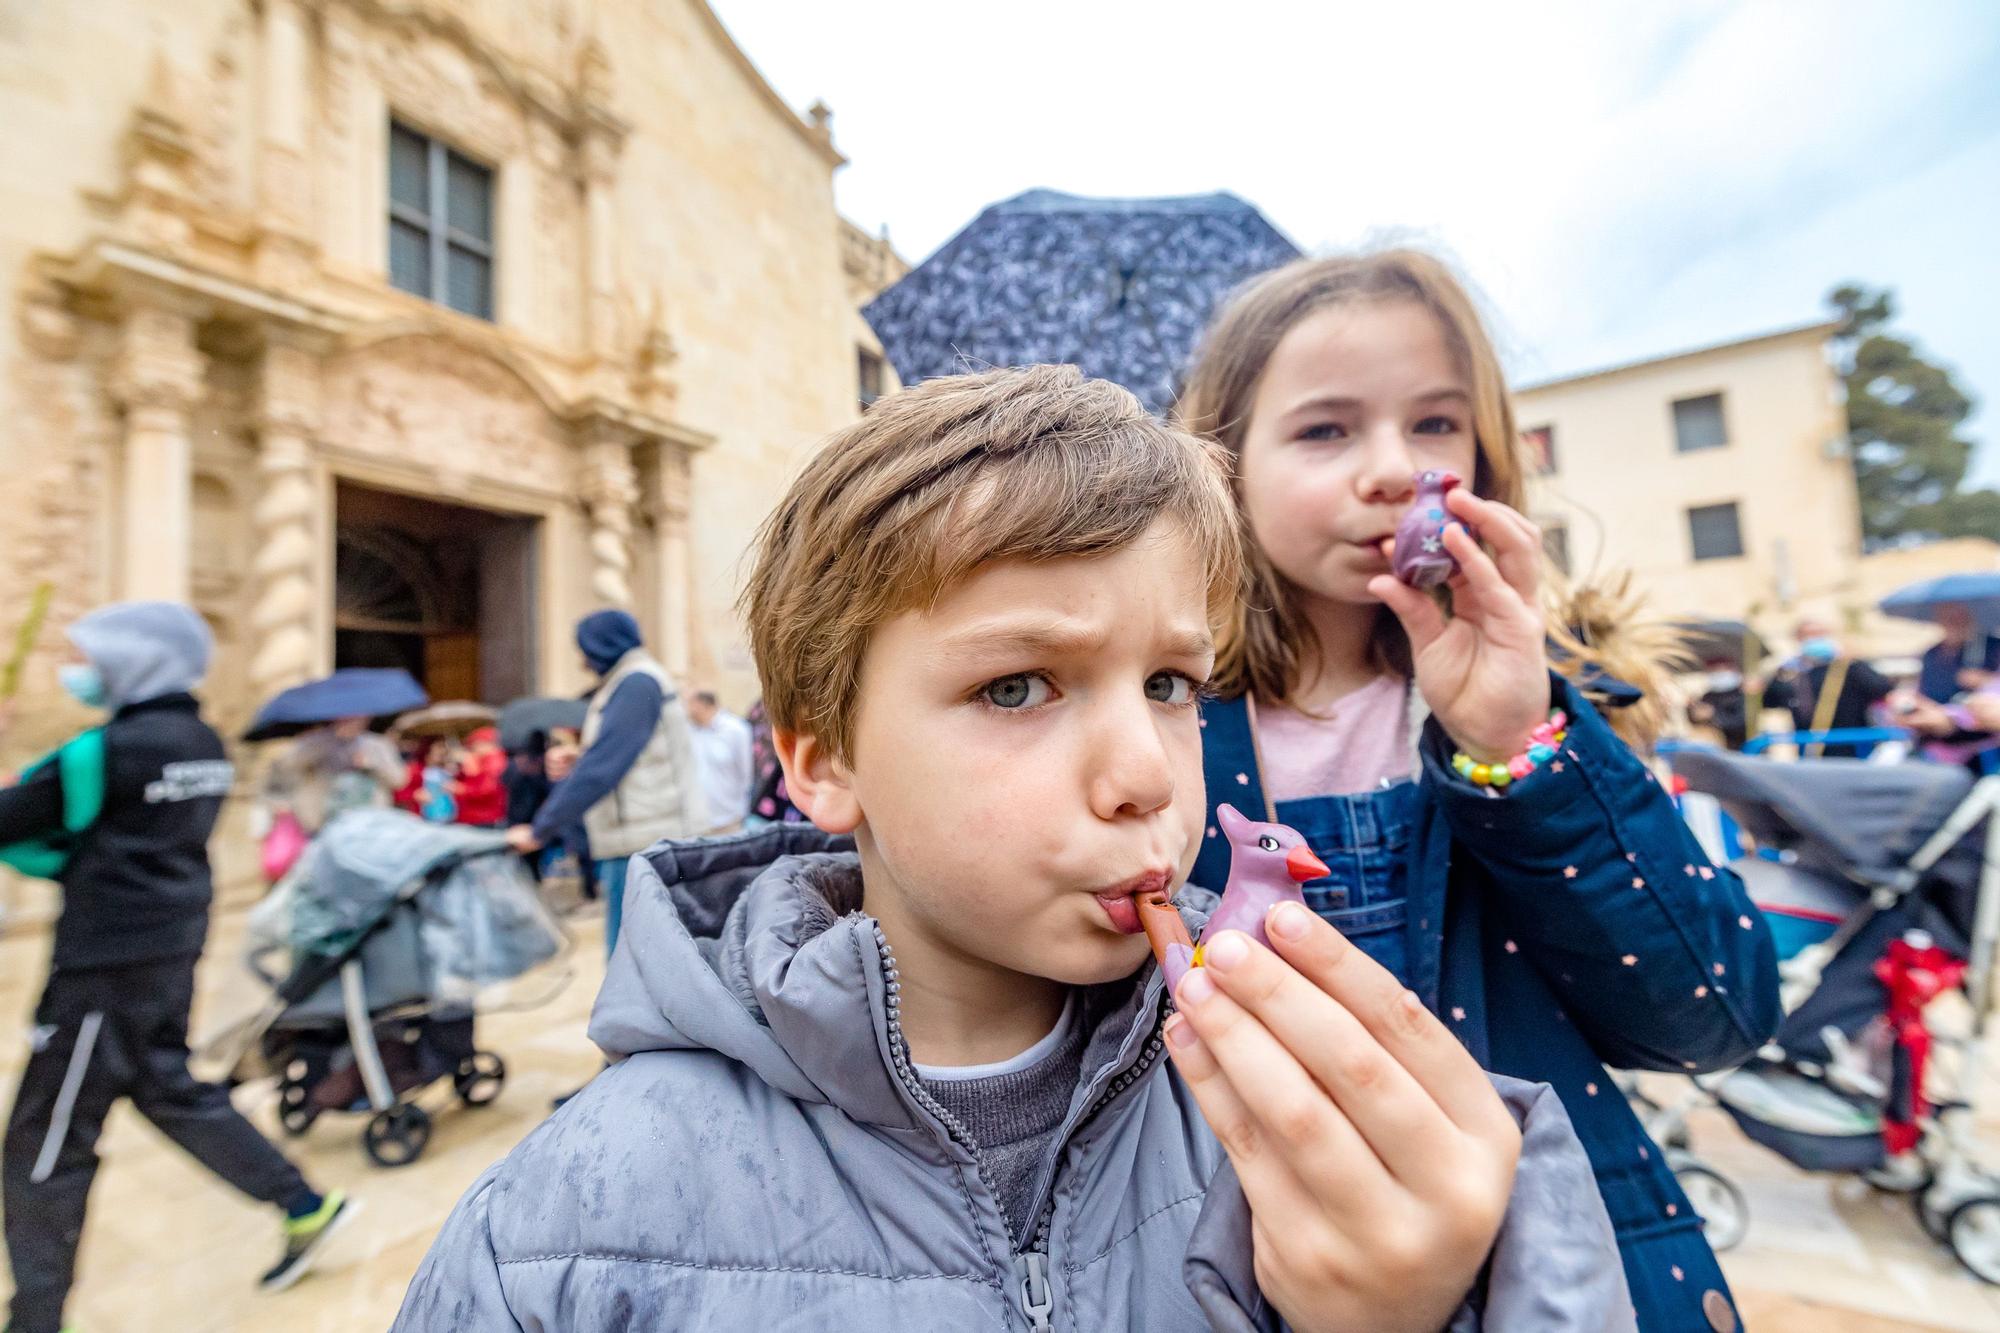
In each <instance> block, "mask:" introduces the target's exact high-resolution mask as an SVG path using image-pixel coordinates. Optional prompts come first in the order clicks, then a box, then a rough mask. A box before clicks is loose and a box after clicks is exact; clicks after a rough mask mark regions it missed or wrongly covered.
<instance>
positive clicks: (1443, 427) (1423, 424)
mask: <svg viewBox="0 0 2000 1333" xmlns="http://www.w3.org/2000/svg"><path fill="white" fill-rule="evenodd" d="M1416 429H1417V434H1419V435H1456V434H1457V433H1458V422H1456V421H1454V420H1452V418H1450V417H1425V418H1424V419H1423V420H1422V421H1419V422H1418V423H1417V428H1416Z"/></svg>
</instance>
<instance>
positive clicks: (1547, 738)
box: [1451, 708, 1569, 787]
mask: <svg viewBox="0 0 2000 1333" xmlns="http://www.w3.org/2000/svg"><path fill="white" fill-rule="evenodd" d="M1568 728H1569V718H1568V717H1567V716H1565V715H1564V713H1563V711H1562V709H1560V708H1556V709H1551V710H1550V711H1549V720H1548V721H1546V722H1544V723H1542V725H1541V726H1539V727H1536V728H1535V729H1534V730H1533V731H1531V732H1529V733H1528V748H1527V749H1526V750H1525V751H1523V752H1522V753H1520V754H1517V755H1515V756H1514V757H1513V758H1512V759H1509V760H1508V761H1507V762H1506V763H1504V764H1479V763H1474V762H1473V759H1472V756H1471V755H1469V754H1467V753H1465V751H1463V750H1460V751H1458V752H1456V753H1455V754H1453V755H1452V757H1451V768H1452V771H1453V772H1454V773H1456V774H1458V775H1459V776H1460V777H1462V778H1464V779H1465V780H1466V781H1467V782H1470V783H1472V784H1474V785H1475V786H1480V787H1505V786H1507V785H1508V784H1510V783H1513V782H1516V781H1518V780H1520V779H1521V778H1525V777H1527V776H1528V774H1530V773H1532V772H1534V771H1535V770H1536V769H1538V768H1540V767H1541V766H1542V765H1543V764H1546V763H1548V762H1549V760H1551V759H1553V758H1555V754H1556V747H1557V746H1558V745H1561V744H1562V743H1563V738H1564V737H1565V736H1568V735H1569V730H1568Z"/></svg>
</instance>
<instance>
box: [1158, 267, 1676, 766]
mask: <svg viewBox="0 0 2000 1333" xmlns="http://www.w3.org/2000/svg"><path fill="white" fill-rule="evenodd" d="M1390 300H1403V301H1414V302H1416V303H1417V304H1419V305H1421V306H1422V307H1423V308H1424V309H1426V310H1428V311H1430V312H1431V314H1432V315H1433V316H1435V317H1436V319H1437V321H1438V327H1439V328H1440V329H1441V330H1442V331H1443V333H1444V338H1445V346H1446V349H1447V350H1448V351H1449V352H1450V354H1451V356H1452V358H1453V360H1454V361H1455V362H1456V363H1457V364H1458V366H1459V368H1460V370H1461V371H1462V372H1463V373H1464V375H1465V377H1466V379H1467V381H1468V386H1469V388H1470V390H1471V394H1472V430H1473V438H1474V443H1475V445H1476V447H1477V461H1476V463H1475V465H1474V469H1473V477H1472V489H1473V492H1474V493H1475V494H1477V495H1479V496H1480V497H1481V498H1483V499H1487V500H1495V501H1498V502H1499V503H1501V504H1504V505H1507V506H1509V507H1510V508H1513V509H1524V508H1525V501H1526V498H1527V483H1526V472H1527V468H1526V457H1525V454H1526V450H1525V448H1524V446H1523V444H1522V441H1521V437H1520V432H1519V430H1518V429H1517V427H1516V425H1515V421H1514V405H1513V401H1512V399H1511V398H1510V397H1509V395H1508V393H1507V383H1506V377H1505V375H1504V374H1503V372H1502V371H1501V368H1500V359H1499V357H1498V355H1497V354H1496V353H1495V352H1494V350H1493V342H1492V339H1491V338H1489V337H1488V336H1487V333H1486V328H1485V325H1484V324H1483V323H1482V322H1481V320H1480V318H1479V312H1478V310H1477V309H1476V308H1475V307H1474V305H1473V303H1472V298H1471V297H1470V296H1469V295H1468V294H1467V292H1466V290H1465V287H1464V285H1463V284H1461V283H1460V282H1459V280H1458V279H1457V278H1456V277H1455V276H1454V275H1453V274H1452V272H1451V270H1450V269H1449V268H1448V267H1446V265H1445V264H1444V263H1443V262H1442V261H1440V260H1439V259H1437V258H1436V257H1434V256H1432V255H1428V254H1425V253H1423V252H1421V251H1418V250H1409V249H1393V250H1380V251H1375V252H1372V253H1368V254H1357V255H1341V256H1335V257H1331V258H1326V259H1300V260H1295V261H1294V262H1292V263H1290V264H1287V265H1285V266H1284V267H1282V268H1278V269H1274V270H1272V271H1271V272H1269V273H1266V274H1264V275H1262V276H1261V277H1258V278H1255V279H1253V280H1252V281H1251V282H1250V283H1248V284H1247V285H1245V286H1244V287H1243V288H1241V289H1240V290H1238V291H1237V292H1236V293H1235V294H1234V295H1233V296H1232V297H1231V298H1230V299H1229V301H1228V302H1227V303H1226V304H1225V305H1224V307H1223V309H1222V311H1221V313H1220V314H1219V315H1218V316H1217V317H1216V319H1215V321H1214V323H1213V324H1211V325H1210V327H1209V330H1208V333H1207V334H1206V336H1205V337H1204V338H1203V341H1202V346H1201V349H1200V351H1199V352H1197V354H1196V357H1195V362H1194V365H1193V367H1192V368H1191V369H1190V371H1189V373H1188V376H1187V380H1186V382H1185V384H1184V385H1183V387H1182V390H1181V395H1180V401H1179V403H1178V404H1177V406H1176V415H1177V416H1178V418H1179V420H1180V423H1181V425H1182V426H1183V427H1185V428H1186V429H1188V430H1190V431H1192V432H1194V433H1195V434H1197V435H1202V436H1206V437H1208V438H1209V439H1212V440H1214V441H1216V442H1217V443H1218V444H1220V445H1221V446H1222V448H1223V449H1224V450H1225V451H1226V453H1227V454H1228V457H1229V460H1230V462H1231V464H1232V471H1233V473H1234V474H1235V478H1236V481H1235V484H1234V485H1233V489H1234V491H1235V494H1236V502H1237V513H1238V516H1239V520H1240V521H1241V523H1242V529H1243V534H1244V545H1245V548H1246V556H1247V558H1246V559H1245V562H1244V575H1243V588H1242V595H1241V596H1240V597H1238V598H1236V599H1235V601H1234V603H1233V604H1232V607H1231V610H1230V611H1229V613H1228V615H1227V618H1226V619H1225V621H1224V623H1223V625H1222V627H1221V634H1220V638H1219V640H1218V643H1217V653H1216V666H1215V687H1216V689H1217V690H1219V691H1220V692H1221V693H1222V694H1223V695H1225V696H1226V697H1235V696H1237V695H1241V694H1245V693H1249V694H1254V695H1256V696H1257V697H1258V698H1260V699H1266V700H1270V701H1273V702H1285V701H1288V700H1290V699H1291V698H1292V697H1293V696H1294V695H1295V694H1296V692H1297V691H1298V689H1299V688H1300V686H1301V685H1302V684H1303V683H1304V680H1305V676H1306V674H1307V669H1308V666H1309V664H1310V662H1311V661H1312V657H1313V654H1314V651H1315V648H1314V644H1313V642H1312V629H1311V626H1310V624H1309V623H1308V621H1307V620H1306V617H1305V615H1304V613H1303V611H1302V610H1301V608H1300V605H1299V593H1298V590H1297V589H1296V588H1294V587H1293V586H1292V585H1291V584H1290V583H1289V582H1288V581H1287V580H1285V579H1284V578H1283V577H1282V576H1281V575H1280V574H1279V573H1278V571H1277V570H1276V568H1274V567H1273V566H1272V564H1271V562H1270V559H1269V557H1267V556H1266V555H1265V554H1264V553H1263V551H1262V550H1260V549H1258V546H1257V543H1256V541H1255V540H1254V539H1253V538H1252V537H1251V535H1250V532H1249V522H1248V519H1247V517H1245V516H1244V515H1243V492H1242V486H1241V482H1240V478H1241V474H1242V468H1241V460H1242V456H1243V443H1244V437H1245V435H1246V433H1247V432H1248V428H1249V424H1250V410H1251V406H1252V404H1253V403H1254V402H1255V400H1256V395H1257V388H1258V385H1259V383H1260V382H1261V381H1262V379H1263V376H1264V368H1265V366H1267V365H1268V364H1269V363H1270V360H1271V356H1272V354H1273V353H1274V352H1275V351H1276V350H1277V347H1278V344H1279V343H1280V342H1281V341H1283V339H1284V337H1285V335H1286V334H1287V333H1289V332H1291V330H1292V329H1293V328H1294V327H1295V326H1296V325H1297V324H1298V323H1299V322H1300V321H1302V320H1304V319H1306V318H1307V317H1308V316H1310V315H1313V314H1315V313H1317V312H1318V311H1321V310H1326V309H1331V308H1335V307H1338V306H1342V305H1348V304H1353V303H1357V302H1366V301H1390ZM1543 588H1544V590H1545V592H1546V593H1547V594H1548V598H1547V601H1548V605H1546V606H1545V607H1544V608H1543V609H1544V611H1545V612H1546V614H1547V617H1548V623H1549V625H1550V631H1549V637H1550V639H1551V640H1552V643H1553V646H1554V649H1555V655H1556V657H1557V659H1558V661H1559V664H1560V665H1561V666H1562V667H1563V668H1564V669H1565V670H1566V671H1567V672H1572V673H1573V672H1576V671H1577V670H1578V668H1579V667H1595V668H1596V669H1597V670H1600V671H1603V672H1605V673H1606V674H1609V675H1613V676H1616V677H1618V678H1619V679H1621V680H1624V681H1626V682H1627V683H1629V684H1631V685H1634V686H1637V687H1638V688H1640V689H1641V690H1643V691H1644V692H1645V695H1646V698H1647V700H1648V701H1649V703H1650V704H1651V706H1650V707H1648V706H1645V705H1641V706H1639V707H1638V708H1636V709H1626V710H1623V712H1622V714H1613V715H1612V717H1611V720H1612V722H1613V724H1614V725H1615V726H1617V727H1618V728H1619V730H1620V732H1621V734H1623V735H1625V739H1626V740H1627V741H1629V742H1631V743H1633V744H1635V745H1639V746H1641V747H1642V748H1643V747H1645V746H1648V745H1650V744H1651V742H1652V740H1653V739H1654V738H1655V737H1656V736H1657V734H1658V727H1659V724H1660V722H1661V720H1662V719H1663V718H1664V716H1665V705H1664V700H1663V695H1664V691H1665V689H1666V688H1667V687H1668V684H1669V678H1668V673H1667V671H1666V664H1665V662H1663V661H1662V660H1661V654H1662V653H1670V652H1671V639H1670V637H1668V636H1662V635H1659V634H1655V633H1643V632H1642V633H1639V634H1637V636H1636V637H1634V636H1633V635H1632V634H1631V633H1629V632H1628V631H1634V630H1637V629H1638V626H1637V625H1636V624H1635V623H1634V622H1633V620H1632V619H1631V617H1632V616H1633V615H1634V614H1635V613H1636V609H1637V607H1636V599H1634V598H1632V596H1631V594H1630V593H1629V590H1628V583H1627V581H1626V580H1620V581H1619V582H1618V584H1617V587H1616V590H1615V591H1612V592H1607V591H1605V590H1603V589H1595V588H1579V587H1576V586H1574V585H1572V584H1570V583H1569V581H1568V580H1567V579H1565V578H1563V577H1562V576H1561V575H1560V574H1558V573H1557V572H1556V571H1555V569H1554V567H1553V566H1550V565H1546V562H1545V570H1544V578H1543ZM1370 653H1371V656H1372V658H1373V660H1374V662H1375V665H1376V667H1377V669H1379V670H1381V671H1383V672H1388V673H1393V674H1395V675H1399V676H1403V677H1405V678H1407V677H1409V675H1410V674H1411V670H1412V667H1411V658H1410V642H1409V638H1408V636H1407V635H1406V634H1404V632H1403V627H1402V625H1401V623H1400V622H1399V621H1397V619H1396V618H1395V616H1394V615H1393V614H1392V613H1391V612H1390V611H1389V609H1388V608H1387V607H1380V608H1378V609H1377V612H1376V622H1375V628H1374V634H1373V638H1372V640H1371V643H1370Z"/></svg>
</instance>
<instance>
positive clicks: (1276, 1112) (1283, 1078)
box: [1178, 931, 1442, 1216]
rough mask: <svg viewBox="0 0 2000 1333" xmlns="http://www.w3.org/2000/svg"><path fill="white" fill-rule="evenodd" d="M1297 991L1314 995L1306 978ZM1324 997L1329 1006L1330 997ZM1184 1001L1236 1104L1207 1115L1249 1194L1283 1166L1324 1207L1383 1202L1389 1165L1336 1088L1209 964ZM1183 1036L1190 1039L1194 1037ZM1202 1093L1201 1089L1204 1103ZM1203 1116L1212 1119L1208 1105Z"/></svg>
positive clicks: (1186, 987) (1342, 1209)
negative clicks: (1317, 1077) (1260, 1177)
mask: <svg viewBox="0 0 2000 1333" xmlns="http://www.w3.org/2000/svg"><path fill="white" fill-rule="evenodd" d="M1229 933H1231V932H1225V935H1227V934H1229ZM1233 933H1234V934H1235V935H1236V937H1237V939H1238V941H1239V942H1240V943H1241V944H1243V945H1244V946H1245V947H1246V948H1251V949H1254V948H1256V946H1255V945H1253V944H1251V943H1250V940H1249V938H1248V937H1247V936H1244V935H1243V934H1242V933H1241V932H1240V931H1239V932H1233ZM1260 952H1263V954H1264V959H1265V961H1266V962H1267V963H1269V964H1270V965H1271V967H1272V968H1274V969H1276V970H1280V971H1290V969H1289V968H1284V967H1283V966H1282V965H1281V964H1279V962H1278V960H1277V959H1276V958H1275V957H1273V956H1272V955H1271V954H1270V953H1269V952H1268V951H1263V950H1260ZM1300 985H1301V986H1302V987H1304V988H1305V989H1307V990H1310V989H1311V988H1310V987H1306V986H1305V984H1304V982H1303V981H1301V982H1300ZM1317 998H1318V999H1319V1000H1320V1001H1321V1002H1322V1003H1325V1001H1326V997H1325V996H1323V995H1321V996H1317ZM1179 1002H1180V1004H1181V1013H1180V1015H1179V1017H1180V1018H1181V1020H1182V1021H1183V1022H1185V1023H1187V1024H1188V1025H1189V1027H1190V1028H1191V1029H1192V1031H1193V1033H1194V1034H1195V1035H1196V1036H1197V1038H1198V1039H1199V1044H1200V1046H1201V1047H1202V1048H1203V1050H1205V1051H1206V1052H1207V1053H1208V1057H1209V1060H1210V1061H1211V1062H1212V1064H1213V1065H1214V1067H1215V1069H1216V1071H1217V1075H1216V1076H1215V1077H1212V1078H1210V1079H1209V1080H1207V1081H1208V1083H1209V1086H1211V1087H1213V1086H1214V1084H1215V1082H1216V1081H1217V1080H1218V1079H1219V1080H1220V1081H1223V1082H1226V1083H1227V1085H1228V1088H1229V1090H1230V1093H1231V1095H1232V1096H1233V1098H1234V1102H1233V1104H1222V1105H1220V1106H1219V1108H1218V1110H1219V1113H1220V1115H1221V1117H1222V1118H1221V1119H1220V1120H1218V1119H1217V1118H1216V1117H1215V1116H1210V1117H1209V1127H1210V1128H1211V1129H1213V1130H1214V1131H1215V1133H1216V1137H1217V1138H1219V1139H1221V1140H1222V1143H1223V1146H1224V1147H1225V1148H1228V1149H1229V1156H1230V1159H1231V1160H1232V1161H1234V1162H1236V1169H1237V1173H1238V1174H1239V1175H1243V1176H1244V1177H1245V1189H1246V1190H1247V1189H1248V1188H1249V1185H1248V1179H1249V1171H1258V1172H1260V1173H1261V1172H1262V1171H1264V1170H1267V1169H1268V1165H1267V1164H1268V1163H1276V1164H1278V1165H1282V1166H1283V1167H1284V1169H1285V1170H1287V1171H1289V1172H1290V1173H1292V1174H1293V1175H1295V1176H1296V1177H1297V1178H1298V1180H1299V1181H1300V1183H1302V1184H1303V1185H1304V1186H1305V1187H1306V1189H1307V1190H1308V1191H1309V1192H1310V1193H1311V1194H1312V1195H1313V1196H1314V1197H1315V1198H1316V1199H1318V1200H1319V1207H1320V1209H1321V1210H1324V1211H1328V1212H1335V1213H1340V1214H1349V1215H1355V1216H1361V1215H1364V1214H1361V1213H1360V1212H1359V1211H1358V1210H1359V1209H1361V1208H1364V1207H1372V1206H1377V1205H1379V1204H1380V1202H1381V1201H1382V1200H1383V1199H1384V1198H1385V1197H1386V1195H1385V1193H1384V1192H1385V1191H1387V1190H1389V1189H1391V1188H1392V1186H1391V1183H1390V1173H1389V1171H1388V1169H1387V1168H1386V1166H1385V1165H1384V1164H1383V1162H1382V1161H1381V1160H1380V1159H1379V1157H1378V1155H1377V1153H1376V1152H1375V1151H1374V1149H1372V1148H1371V1147H1370V1146H1369V1143H1368V1142H1367V1140H1365V1139H1364V1137H1363V1136H1362V1135H1361V1134H1360V1133H1359V1132H1358V1131H1357V1130H1356V1128H1355V1126H1354V1124H1353V1123H1352V1122H1351V1121H1350V1120H1349V1119H1348V1117H1347V1115H1346V1114H1344V1112H1343V1110H1342V1108H1341V1107H1340V1106H1338V1105H1336V1103H1335V1100H1334V1098H1333V1097H1331V1096H1329V1095H1328V1093H1329V1089H1326V1088H1323V1087H1321V1086H1320V1084H1319V1083H1317V1082H1315V1081H1314V1079H1313V1076H1312V1075H1311V1074H1310V1073H1309V1072H1307V1070H1306V1069H1305V1067H1304V1066H1302V1065H1301V1064H1300V1063H1299V1061H1298V1059H1297V1058H1296V1056H1295V1055H1294V1053H1293V1052H1291V1051H1288V1050H1287V1049H1286V1048H1285V1046H1284V1045H1283V1044H1282V1043H1281V1042H1279V1041H1278V1040H1277V1039H1276V1038H1275V1037H1273V1036H1272V1035H1271V1033H1270V1030H1269V1029H1268V1028H1266V1027H1265V1026H1264V1024H1263V1023H1262V1022H1260V1021H1259V1020H1258V1018H1257V1017H1256V1016H1255V1015H1253V1014H1252V1013H1250V1012H1249V1011H1248V1010H1247V1009H1245V1008H1244V1007H1243V1006H1242V1005H1240V1004H1238V1003H1237V1002H1236V1000H1235V999H1234V998H1233V997H1232V996H1231V995H1230V994H1229V992H1228V991H1226V990H1224V989H1223V988H1222V987H1221V986H1220V985H1218V984H1217V978H1216V976H1215V975H1214V974H1212V973H1211V970H1210V968H1209V967H1200V968H1196V969H1195V970H1194V971H1192V972H1190V973H1189V974H1188V975H1187V977H1186V979H1185V980H1183V981H1182V982H1181V988H1180V992H1179ZM1327 1007H1329V1008H1330V1007H1332V1006H1331V1005H1328V1006H1327ZM1178 1035H1180V1036H1181V1037H1182V1038H1183V1039H1185V1037H1186V1035H1187V1034H1186V1033H1185V1032H1183V1033H1180V1034H1178ZM1182 1070H1183V1075H1184V1076H1185V1077H1186V1078H1187V1079H1188V1082H1189V1085H1190V1086H1195V1075H1194V1073H1193V1072H1192V1071H1190V1070H1189V1069H1188V1067H1187V1065H1186V1064H1185V1063H1184V1064H1183V1066H1182ZM1412 1090H1413V1091H1416V1090H1415V1089H1414V1088H1413V1089H1412ZM1417 1095H1419V1096H1421V1093H1420V1092H1418V1094H1417ZM1200 1096H1201V1093H1200V1091H1199V1089H1197V1092H1196V1097H1197V1099H1199V1098H1200ZM1202 1113H1203V1114H1204V1115H1209V1110H1208V1104H1207V1103H1206V1102H1204V1103H1203V1105H1202ZM1434 1114H1435V1113H1434ZM1440 1123H1441V1124H1442V1120H1441V1119H1440ZM1405 1133H1406V1134H1407V1133H1410V1129H1408V1128H1406V1130H1405ZM1412 1137H1420V1136H1417V1135H1412ZM1246 1163H1248V1164H1249V1167H1248V1170H1246Z"/></svg>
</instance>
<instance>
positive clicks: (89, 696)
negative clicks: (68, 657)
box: [56, 662, 104, 708]
mask: <svg viewBox="0 0 2000 1333" xmlns="http://www.w3.org/2000/svg"><path fill="white" fill-rule="evenodd" d="M56 679H57V680H58V681H59V682H61V684H62V687H63V690H64V691H65V692H66V693H68V695H69V697H70V698H72V699H74V700H76V701H77V702H78V703H80V704H82V705H83V706H84V707H86V708H102V707H104V673H103V672H101V671H99V670H98V669H97V668H96V667H94V666H92V665H90V664H89V663H88V662H71V663H69V664H68V665H66V666H64V667H63V668H61V669H60V670H59V671H57V672H56Z"/></svg>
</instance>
